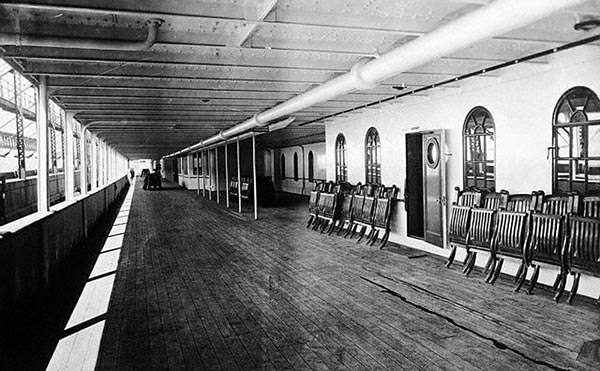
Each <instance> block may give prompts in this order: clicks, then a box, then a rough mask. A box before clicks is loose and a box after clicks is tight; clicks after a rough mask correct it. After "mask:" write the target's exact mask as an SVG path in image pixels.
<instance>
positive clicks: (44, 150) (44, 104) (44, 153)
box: [36, 76, 49, 211]
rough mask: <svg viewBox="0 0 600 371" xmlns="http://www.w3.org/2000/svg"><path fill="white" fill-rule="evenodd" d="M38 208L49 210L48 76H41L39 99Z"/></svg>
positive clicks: (39, 209) (37, 120)
mask: <svg viewBox="0 0 600 371" xmlns="http://www.w3.org/2000/svg"><path fill="white" fill-rule="evenodd" d="M36 126H37V155H38V169H37V208H38V211H48V208H49V202H48V88H47V85H46V76H40V86H39V88H38V101H37V114H36Z"/></svg>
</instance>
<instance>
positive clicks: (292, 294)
mask: <svg viewBox="0 0 600 371" xmlns="http://www.w3.org/2000/svg"><path fill="white" fill-rule="evenodd" d="M129 218H130V219H129V225H128V228H127V230H126V233H125V238H124V242H123V247H122V249H123V252H122V254H121V261H120V263H119V269H118V272H117V275H116V281H115V286H114V289H113V296H112V300H111V304H110V308H109V313H108V315H107V319H106V326H105V334H104V338H103V341H102V346H101V352H100V354H99V361H98V363H97V368H98V369H112V368H127V367H130V366H132V365H133V364H135V365H136V367H139V365H140V364H142V365H150V366H152V367H155V368H156V367H159V368H169V369H180V368H206V369H226V370H229V369H313V370H327V369H336V370H337V369H340V370H349V369H351V370H367V369H369V370H370V369H388V370H402V369H406V370H417V369H422V370H431V369H506V368H511V367H512V368H514V367H518V368H519V369H523V370H527V369H532V370H535V369H548V368H553V367H554V368H555V369H557V370H560V369H563V368H571V369H586V365H584V364H582V363H580V362H577V361H576V359H575V358H576V355H577V352H578V349H579V347H580V346H581V344H582V343H583V342H584V341H588V340H593V339H596V338H598V337H599V336H598V335H599V331H598V325H600V322H599V321H600V319H599V318H598V315H597V311H595V309H594V308H593V307H591V306H589V305H587V304H585V303H584V304H581V305H574V306H567V305H566V304H559V305H556V304H554V303H553V302H551V301H550V297H549V295H548V293H547V292H546V291H545V290H543V289H542V290H539V293H537V294H536V295H534V296H526V295H523V294H515V293H512V292H511V291H510V287H511V282H509V281H508V280H506V279H504V278H501V279H500V280H499V281H498V283H497V284H496V285H495V286H490V285H487V284H485V283H483V282H482V280H481V279H480V277H478V274H474V275H473V277H469V278H468V279H465V278H464V277H463V276H462V274H461V273H460V270H459V269H458V268H453V269H445V268H444V267H443V264H442V261H441V260H440V259H438V258H434V257H430V256H427V257H424V258H419V259H408V258H407V256H406V254H404V255H403V250H402V248H397V249H396V250H398V251H400V253H393V252H391V251H388V250H383V251H380V250H377V249H375V248H371V247H366V246H365V245H359V244H356V243H355V241H354V240H347V239H343V238H341V237H337V236H327V235H325V234H320V233H318V232H315V231H312V230H309V229H306V228H304V226H305V223H304V222H305V210H304V207H303V206H293V205H292V206H288V207H281V208H271V209H264V210H261V219H260V220H258V221H253V220H250V219H249V218H244V217H242V218H239V217H233V216H232V215H230V214H229V213H226V212H224V211H223V210H222V209H220V207H219V206H216V205H215V204H214V203H211V202H208V201H205V200H202V199H198V198H196V197H195V196H194V195H193V194H192V193H191V192H186V191H184V190H168V191H163V192H145V191H141V190H139V189H138V190H136V193H135V194H134V199H133V204H132V207H131V212H130V217H129ZM392 250H393V249H392ZM406 251H408V250H406ZM111 342H112V343H114V344H109V343H111ZM503 347H506V349H502V348H503ZM139 353H146V354H147V353H151V355H150V356H146V357H143V356H140V355H139ZM155 353H156V354H155ZM544 362H546V363H544Z"/></svg>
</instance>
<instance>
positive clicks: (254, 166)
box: [252, 132, 258, 220]
mask: <svg viewBox="0 0 600 371" xmlns="http://www.w3.org/2000/svg"><path fill="white" fill-rule="evenodd" d="M252 176H253V179H252V183H253V185H254V220H256V219H258V198H257V193H258V192H257V190H256V134H255V133H254V132H253V133H252Z"/></svg>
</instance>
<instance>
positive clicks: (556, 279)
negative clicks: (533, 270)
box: [552, 272, 562, 291]
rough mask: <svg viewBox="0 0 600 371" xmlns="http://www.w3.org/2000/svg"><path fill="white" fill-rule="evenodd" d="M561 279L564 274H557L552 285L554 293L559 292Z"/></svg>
mask: <svg viewBox="0 0 600 371" xmlns="http://www.w3.org/2000/svg"><path fill="white" fill-rule="evenodd" d="M561 277H562V272H558V273H557V274H556V278H555V279H554V283H553V284H552V291H556V290H558V285H559V284H560V281H561Z"/></svg>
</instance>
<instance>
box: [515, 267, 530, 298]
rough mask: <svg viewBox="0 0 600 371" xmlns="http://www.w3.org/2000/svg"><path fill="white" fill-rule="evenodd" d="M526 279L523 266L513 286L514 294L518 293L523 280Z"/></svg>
mask: <svg viewBox="0 0 600 371" xmlns="http://www.w3.org/2000/svg"><path fill="white" fill-rule="evenodd" d="M526 278H527V266H526V265H525V266H523V269H522V270H521V273H520V274H519V278H518V279H517V283H516V285H515V292H519V290H521V287H523V284H524V283H525V279H526Z"/></svg>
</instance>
